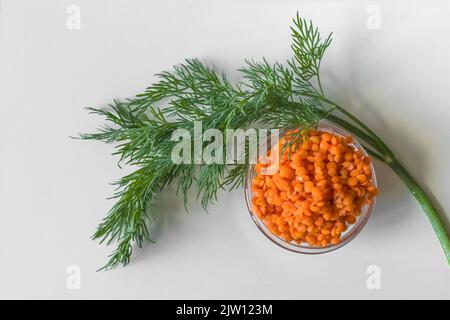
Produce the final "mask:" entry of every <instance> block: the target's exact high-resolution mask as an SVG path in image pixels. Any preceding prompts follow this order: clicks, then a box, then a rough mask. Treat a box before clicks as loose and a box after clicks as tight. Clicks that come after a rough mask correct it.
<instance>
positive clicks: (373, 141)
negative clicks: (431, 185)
mask: <svg viewBox="0 0 450 320" xmlns="http://www.w3.org/2000/svg"><path fill="white" fill-rule="evenodd" d="M328 101H329V100H328ZM332 104H333V105H335V104H334V103H332ZM338 110H339V111H341V110H340V109H338ZM344 115H346V116H347V117H349V118H350V119H352V120H353V121H354V120H355V119H357V118H356V117H355V116H354V115H352V114H351V113H349V112H348V111H345V113H344ZM327 120H329V121H331V122H333V123H335V124H337V125H339V126H341V127H343V128H344V129H346V130H347V131H349V132H350V133H352V134H354V135H355V136H357V137H359V138H361V139H362V140H363V141H364V142H366V143H367V144H368V145H370V146H371V147H372V148H374V149H375V150H377V151H378V152H380V153H381V154H379V153H377V152H374V151H373V150H370V149H367V151H368V152H369V153H370V154H371V155H372V156H374V157H375V158H377V159H378V160H381V161H382V162H384V163H385V164H387V165H388V166H389V167H391V168H392V170H394V172H395V173H396V174H397V175H398V176H399V177H400V179H401V180H402V181H403V183H404V184H405V185H406V186H407V187H408V189H409V190H410V191H411V193H412V194H413V195H414V197H415V198H416V200H417V201H418V202H419V204H420V206H421V207H422V209H423V211H424V212H425V214H426V215H427V217H428V219H429V221H430V223H431V226H432V227H433V229H434V232H435V233H436V235H437V238H438V240H439V242H440V243H441V246H442V249H443V250H444V254H445V257H446V259H447V263H448V264H449V265H450V235H449V232H448V231H447V230H446V228H445V223H444V219H443V218H442V217H441V215H440V214H439V212H438V210H437V209H436V207H435V206H434V205H433V203H432V201H431V200H430V198H429V197H428V196H427V194H426V193H425V191H424V190H423V188H422V187H421V186H420V185H419V184H418V183H417V181H416V180H415V179H414V178H413V177H412V176H411V175H410V174H409V172H408V171H407V170H406V169H405V167H404V166H403V165H402V164H401V163H400V162H399V161H398V160H397V159H396V158H395V156H394V154H393V153H392V151H390V149H389V147H387V145H386V144H384V142H382V140H381V138H379V137H378V136H377V135H376V134H375V133H374V132H373V131H371V130H370V129H369V130H370V131H369V132H365V131H363V130H364V129H366V128H368V127H367V126H365V125H364V128H363V130H361V129H360V128H358V127H356V126H354V125H353V124H352V123H350V122H348V121H346V120H344V119H342V118H339V117H337V116H334V115H329V116H327ZM354 122H355V123H357V124H359V123H362V122H361V121H360V120H358V122H359V123H358V122H357V121H354ZM380 141H381V142H382V143H381V144H380ZM384 152H385V153H384Z"/></svg>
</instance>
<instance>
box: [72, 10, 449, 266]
mask: <svg viewBox="0 0 450 320" xmlns="http://www.w3.org/2000/svg"><path fill="white" fill-rule="evenodd" d="M291 31H292V44H291V48H292V53H293V56H292V59H290V60H288V61H287V62H286V64H285V65H283V64H281V63H278V62H275V63H269V62H268V61H267V60H265V59H263V60H262V61H260V62H258V61H254V60H246V61H245V65H244V67H242V68H241V69H239V71H240V72H241V73H242V76H243V80H242V81H240V82H238V83H236V84H232V83H230V82H229V81H228V80H227V78H226V76H225V74H224V73H218V72H216V71H215V70H214V69H213V68H210V67H208V66H206V65H204V64H203V63H201V62H200V61H199V60H197V59H192V60H186V62H185V63H182V64H179V65H177V66H175V67H174V68H173V70H172V71H166V72H162V73H160V74H159V75H158V77H159V81H158V82H157V83H155V84H153V85H151V86H150V87H148V88H147V89H146V90H145V91H144V92H143V93H142V94H138V95H137V96H136V97H134V98H132V99H127V100H125V101H113V103H112V104H111V105H110V106H109V108H107V109H99V108H89V111H90V112H92V113H95V114H99V115H101V116H103V117H104V118H105V120H106V122H107V125H106V126H104V127H102V128H99V129H98V132H96V133H91V134H82V135H81V136H80V137H81V138H82V139H87V140H100V141H103V142H106V143H114V144H115V145H116V150H115V152H114V154H115V155H117V156H118V157H119V165H122V164H125V165H130V166H132V167H133V168H136V169H135V171H134V172H132V173H131V174H129V175H126V176H124V177H122V178H121V179H119V180H118V181H117V182H115V183H114V184H115V185H116V187H117V189H116V192H115V193H114V195H113V197H112V198H113V199H115V200H116V203H115V204H114V205H113V207H112V208H111V210H110V211H109V213H108V214H107V215H106V217H105V218H104V219H103V221H102V222H101V223H100V225H99V226H98V228H97V230H96V232H95V233H94V235H93V236H92V238H93V239H99V240H100V242H106V243H107V244H110V243H112V242H114V241H117V242H118V244H117V248H116V249H115V250H114V251H113V252H112V253H111V255H110V257H109V261H108V262H107V263H106V264H105V266H103V267H102V268H101V269H104V270H109V269H114V268H116V267H117V266H118V265H119V264H122V265H127V264H128V263H129V262H130V257H131V254H132V248H133V245H136V246H137V247H142V246H143V245H144V244H146V243H149V242H152V240H151V236H150V234H149V225H150V224H151V223H153V222H154V217H153V214H152V209H153V204H154V202H155V200H156V199H157V196H158V195H159V193H160V192H161V191H162V190H163V189H164V188H165V187H166V186H167V185H168V184H170V183H175V184H176V185H177V192H181V193H182V195H183V197H184V202H185V206H186V203H187V198H188V192H189V190H190V189H192V188H193V187H195V188H196V189H197V192H198V199H199V201H200V202H201V204H202V206H203V207H204V208H206V207H207V206H208V204H210V203H213V202H215V201H216V200H217V197H218V192H219V191H220V190H221V189H233V188H237V187H240V186H242V184H243V181H244V178H245V176H246V174H247V172H248V165H249V164H248V161H247V162H246V163H244V164H240V163H232V164H226V163H224V164H216V163H214V164H204V163H200V164H194V163H192V164H191V163H189V164H175V163H173V161H172V158H171V152H172V150H173V147H174V145H175V144H176V142H175V141H172V140H171V137H172V133H173V132H174V131H175V130H177V129H180V128H181V129H185V130H188V132H189V133H190V134H191V136H193V135H194V132H193V125H192V124H193V122H194V121H201V122H202V126H203V130H207V129H219V130H223V131H224V130H226V129H247V128H257V127H260V126H262V125H264V126H266V127H267V126H270V127H272V128H283V129H286V128H299V129H308V128H312V127H315V126H317V124H318V123H319V121H321V120H322V119H327V120H329V121H331V122H334V123H336V124H337V125H340V126H342V127H344V128H345V129H347V130H348V131H349V132H351V133H352V134H354V135H355V136H357V137H359V138H360V139H361V140H362V141H363V142H364V147H365V148H366V149H367V151H368V152H369V153H370V154H371V155H372V156H374V157H375V158H377V159H379V160H381V161H383V162H384V163H386V164H387V165H389V166H390V167H391V168H392V169H393V170H394V171H395V172H396V173H397V174H398V175H399V177H400V178H401V179H402V180H403V181H404V182H405V184H406V185H407V186H408V188H409V189H410V190H411V192H412V193H413V195H414V196H415V197H416V198H417V200H418V201H419V203H420V204H421V206H422V207H423V209H424V211H425V213H426V214H427V215H428V217H429V219H430V221H431V223H432V225H433V228H434V229H435V231H436V233H437V235H438V238H439V240H440V242H441V244H442V247H443V249H444V251H445V254H446V257H447V259H448V261H450V240H449V236H448V233H447V232H446V230H445V228H444V224H443V221H442V219H441V217H440V215H439V214H438V212H437V210H436V209H435V207H434V206H433V205H432V203H431V201H430V200H429V198H428V197H427V195H426V194H425V192H424V191H423V189H422V188H421V187H420V186H419V185H418V184H417V182H416V181H415V180H414V179H413V178H412V177H411V175H410V174H409V173H408V172H407V171H406V169H405V168H404V167H403V166H402V165H401V164H400V162H399V161H398V160H397V159H396V158H395V156H394V153H393V152H392V150H391V149H390V148H389V147H388V146H387V145H386V144H385V143H384V142H383V140H382V139H381V138H380V137H379V136H378V135H377V134H376V133H375V132H373V131H372V130H371V129H370V128H369V127H368V126H367V125H365V124H364V123H363V122H362V121H360V120H359V119H358V118H357V117H355V116H354V115H353V114H351V113H349V112H348V111H346V110H345V108H343V107H342V106H340V105H338V104H337V103H335V102H333V101H332V100H331V99H330V98H328V97H327V96H326V95H325V93H324V90H323V87H322V83H321V79H320V65H321V61H322V58H323V56H324V54H325V51H326V49H327V48H328V46H329V45H330V44H331V41H332V37H331V34H329V35H328V36H327V37H326V38H322V37H321V35H320V33H319V31H318V29H317V28H316V27H314V26H313V24H312V22H311V21H307V20H305V19H302V18H300V17H299V15H298V14H297V16H296V18H294V19H293V25H292V27H291ZM298 132H300V130H299V131H298ZM300 138H301V135H300V134H299V133H298V134H297V136H296V137H293V139H289V143H290V145H288V146H287V147H292V146H294V147H295V144H296V143H298V142H299V139H300ZM204 143H205V142H204ZM284 147H286V146H284ZM223 152H224V154H225V153H226V150H225V146H224V150H223ZM246 153H248V149H246ZM245 156H246V157H247V156H248V154H245Z"/></svg>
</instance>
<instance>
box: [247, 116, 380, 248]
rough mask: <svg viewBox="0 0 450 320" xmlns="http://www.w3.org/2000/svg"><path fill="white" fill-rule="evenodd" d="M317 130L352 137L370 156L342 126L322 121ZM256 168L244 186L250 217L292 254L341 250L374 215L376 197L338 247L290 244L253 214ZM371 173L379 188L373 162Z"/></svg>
mask: <svg viewBox="0 0 450 320" xmlns="http://www.w3.org/2000/svg"><path fill="white" fill-rule="evenodd" d="M317 129H318V130H320V131H325V132H330V133H334V134H338V135H340V136H343V137H347V136H352V137H353V142H352V144H351V145H353V146H354V147H355V148H356V149H358V150H360V151H361V152H362V153H363V154H364V156H366V157H368V156H369V155H368V154H367V152H366V150H365V149H364V147H363V146H362V145H361V144H360V143H359V142H358V140H357V139H356V138H355V137H354V136H353V135H351V134H350V133H348V132H347V131H346V130H344V129H343V128H341V127H340V126H337V125H335V124H333V123H330V122H328V121H321V122H320V123H319V125H318V127H317ZM281 135H282V134H280V136H281ZM254 167H255V164H251V165H250V166H249V170H248V172H247V176H246V178H245V186H244V193H245V201H246V204H247V209H248V211H249V213H250V216H251V218H252V220H253V222H254V223H255V224H256V226H257V227H258V229H259V230H260V231H261V232H262V233H263V234H264V235H265V236H266V237H267V238H268V239H269V240H271V241H272V242H273V243H275V244H276V245H278V246H280V247H282V248H284V249H286V250H289V251H292V252H296V253H303V254H321V253H327V252H331V251H334V250H336V249H339V248H341V247H343V246H345V245H346V244H347V243H349V242H350V241H351V240H353V239H354V238H355V237H356V236H357V235H358V234H359V233H360V232H361V230H362V229H363V228H364V226H365V225H366V223H367V221H368V220H369V217H370V215H371V214H372V211H373V208H374V206H375V203H376V197H375V198H373V199H372V201H371V203H370V204H368V205H365V206H363V208H362V212H361V214H360V215H359V216H358V219H357V221H356V222H355V223H354V224H353V225H350V226H349V228H348V229H347V231H346V232H345V233H344V235H343V237H342V238H341V242H340V243H339V244H337V245H333V244H330V245H328V246H325V247H315V246H310V245H306V244H297V243H295V242H288V241H286V240H284V239H282V238H281V237H278V236H277V235H275V234H273V233H272V232H271V231H270V230H269V229H268V228H267V227H266V225H265V224H264V222H263V221H262V220H261V219H260V218H258V217H257V216H256V215H255V214H253V212H252V201H251V199H252V190H251V182H252V180H253V177H254V173H255V170H254ZM370 171H371V173H372V183H373V185H374V186H375V187H377V178H376V174H375V168H374V166H373V161H371V163H370Z"/></svg>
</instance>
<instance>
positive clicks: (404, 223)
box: [0, 0, 450, 299]
mask: <svg viewBox="0 0 450 320" xmlns="http://www.w3.org/2000/svg"><path fill="white" fill-rule="evenodd" d="M71 4H75V5H78V6H79V7H80V9H81V30H69V29H68V28H67V26H66V20H67V17H68V15H67V13H66V9H67V7H68V6H69V5H71ZM369 5H376V6H378V8H379V9H380V10H381V25H380V26H381V28H380V29H378V30H373V29H369V28H368V27H367V20H368V18H369V17H370V14H368V13H367V10H368V8H369ZM297 10H299V11H300V12H301V14H302V15H303V16H305V17H307V18H311V19H312V20H313V21H314V23H315V24H316V25H317V26H319V27H320V30H321V31H322V33H323V34H326V33H328V32H330V31H334V38H335V41H334V42H333V44H332V46H331V48H330V49H329V51H328V52H327V54H326V57H325V62H324V65H323V76H324V82H325V87H326V90H327V91H328V92H329V95H330V96H331V97H332V98H333V99H335V100H336V101H338V102H340V103H341V104H342V105H345V106H347V108H348V109H350V110H352V111H354V112H355V113H356V114H357V115H358V116H360V117H361V118H362V119H363V120H364V121H365V122H366V123H368V124H369V125H370V127H372V128H374V129H375V130H376V131H377V132H378V133H380V134H381V136H382V137H383V138H384V139H385V140H386V141H387V142H388V144H389V145H390V146H392V148H393V149H394V150H395V152H396V154H397V155H398V158H399V159H401V160H402V161H403V162H404V163H405V165H406V167H407V168H408V169H409V170H410V171H411V173H412V174H413V175H414V176H415V177H416V178H417V179H418V180H419V181H420V182H421V183H422V184H423V185H424V186H425V187H426V188H427V189H428V190H430V191H431V192H432V193H433V195H434V196H435V197H436V198H437V199H439V203H440V206H441V207H442V209H443V211H444V212H447V217H450V197H449V187H450V184H449V181H450V166H449V159H450V139H449V137H450V107H449V89H450V88H449V74H450V59H449V55H450V45H449V41H448V36H449V31H450V22H449V20H448V19H449V16H450V5H449V3H448V1H383V2H380V1H370V2H365V1H360V0H358V1H357V0H355V1H287V0H276V1H275V0H272V1H269V0H258V1H242V0H241V1H230V0H228V1H217V0H216V1H193V0H191V1H188V0H178V1H174V0H172V1H167V0H158V1H156V0H155V1H143V0H142V1H129V0H123V1H117V0H115V1H110V0H108V1H107V0H101V1H99V0H96V1H87V0H86V1H82V0H71V1H65V0H64V1H56V0H54V1H20V0H14V1H12V0H3V1H1V42H0V58H1V59H0V63H1V70H0V94H1V95H0V107H1V108H0V120H1V124H0V214H1V220H0V297H1V298H62V299H78V298H159V299H164V298H236V299H239V298H255V299H259V298H268V299H271V298H275V299H281V298H294V299H311V298H369V299H379V298H447V299H448V298H450V268H449V266H448V265H447V263H446V261H445V259H444V256H443V253H442V251H441V248H440V245H439V243H438V241H437V239H436V237H435V235H434V233H433V230H432V229H431V226H430V224H429V223H428V221H427V219H426V217H425V215H424V214H423V213H422V211H421V209H420V208H419V206H418V205H417V203H416V201H415V200H414V199H413V197H412V196H411V194H410V193H409V192H408V191H407V190H406V188H405V186H404V185H403V184H402V183H401V181H400V180H399V179H398V178H397V177H396V176H395V175H394V173H393V172H392V171H391V170H390V169H388V168H386V167H385V166H384V165H382V164H380V163H376V170H377V175H378V177H379V185H380V189H381V195H380V196H379V198H378V202H377V205H376V208H375V211H374V212H373V216H372V218H371V219H370V221H369V222H368V224H367V225H366V227H365V229H364V230H363V231H362V233H361V234H360V235H359V236H358V237H357V238H356V239H355V240H354V241H353V242H352V243H350V244H349V245H347V246H345V247H344V248H342V249H340V250H338V251H336V252H332V253H328V254H325V255H319V256H305V255H299V254H294V253H290V252H287V251H284V250H282V249H281V248H278V247H276V246H275V245H274V244H272V243H271V242H270V241H268V240H267V239H266V238H264V237H263V235H262V234H260V232H259V231H258V230H257V228H256V227H255V225H254V224H253V222H252V221H251V220H250V217H249V215H248V212H247V209H246V207H245V203H244V198H243V193H242V192H241V191H236V192H232V193H223V194H221V197H220V200H219V202H218V203H217V204H216V205H215V206H212V207H210V209H209V213H207V214H206V213H205V212H203V211H202V210H201V209H200V208H199V206H198V205H197V204H195V202H193V203H191V206H190V211H189V213H185V211H184V210H183V208H182V204H181V201H180V200H176V201H174V200H173V199H174V198H173V193H171V192H172V191H173V190H172V191H169V193H166V194H165V195H164V196H163V197H162V198H161V201H160V206H159V208H160V209H159V212H160V218H159V222H158V224H157V226H155V228H154V233H153V235H154V238H155V240H156V241H157V244H156V245H151V246H149V247H146V248H144V249H142V250H139V251H136V252H135V256H134V258H133V261H132V263H131V264H130V265H129V266H128V267H126V268H119V269H117V270H116V271H113V272H97V273H96V272H95V270H96V269H97V268H98V267H99V266H101V265H102V264H103V263H104V262H105V261H106V256H107V255H108V253H109V252H110V251H111V250H112V249H113V248H111V247H110V248H107V247H104V246H99V245H98V244H97V243H96V242H93V241H91V240H90V239H89V237H90V235H91V234H92V233H93V231H94V230H95V227H96V225H97V223H98V222H99V221H100V219H101V218H102V217H103V215H104V214H105V213H106V212H107V211H108V209H109V208H110V207H111V205H112V202H111V201H108V200H106V198H107V197H108V196H110V195H111V193H112V191H113V188H112V187H111V186H110V185H109V184H108V183H109V182H111V181H113V180H115V179H117V178H118V177H120V176H121V175H122V174H123V172H122V171H121V170H120V169H119V168H118V167H117V166H116V161H117V159H116V158H114V157H112V156H111V155H110V153H111V152H112V151H113V147H112V146H110V145H104V144H101V143H97V142H85V141H79V140H71V139H69V136H71V135H76V134H77V133H78V132H92V131H94V129H95V128H96V127H98V126H100V125H101V124H102V123H103V122H102V120H101V119H100V118H99V117H96V116H94V115H88V113H87V112H86V110H84V107H87V106H104V105H106V104H107V103H109V102H110V101H111V100H112V99H113V98H124V97H129V96H133V95H134V94H136V93H138V92H140V91H142V90H143V89H144V88H145V87H146V86H147V85H149V84H150V83H152V81H154V80H155V77H154V76H153V75H154V74H155V73H158V72H160V71H162V70H167V69H170V67H171V66H172V65H173V64H176V63H178V62H181V61H182V60H183V59H184V58H187V57H198V58H200V59H201V60H202V61H205V62H207V63H209V64H213V65H214V66H216V67H217V68H219V69H223V70H225V71H226V72H227V73H228V74H229V75H230V78H231V79H232V80H233V81H234V80H237V79H238V77H239V76H238V73H237V72H236V71H235V70H236V69H238V68H239V67H240V66H241V65H242V63H243V59H244V57H247V58H251V57H253V58H255V59H257V58H260V57H262V56H265V57H266V58H268V59H269V60H271V61H273V60H275V59H277V60H285V59H286V58H288V57H289V56H290V49H289V42H290V31H289V25H290V22H291V20H290V19H291V17H293V16H294V15H295V13H296V11H297ZM70 265H77V266H79V267H80V270H81V288H80V290H69V289H68V288H67V285H66V282H67V277H68V275H67V274H66V270H67V268H68V266H70ZM369 265H377V266H379V267H380V268H381V283H382V288H381V290H369V289H368V288H367V287H366V279H367V277H368V275H367V274H366V268H367V267H368V266H369Z"/></svg>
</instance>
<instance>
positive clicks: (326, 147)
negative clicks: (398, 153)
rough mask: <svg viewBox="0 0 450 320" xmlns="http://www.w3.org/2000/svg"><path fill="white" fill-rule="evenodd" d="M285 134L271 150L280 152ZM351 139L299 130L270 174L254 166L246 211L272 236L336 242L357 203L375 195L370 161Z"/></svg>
mask: <svg viewBox="0 0 450 320" xmlns="http://www.w3.org/2000/svg"><path fill="white" fill-rule="evenodd" d="M288 139H289V138H288V137H287V136H285V137H283V138H282V139H281V140H280V143H279V144H278V145H276V146H275V147H274V148H272V150H269V151H268V152H267V155H268V156H269V157H270V156H271V153H272V152H281V149H282V148H281V146H282V144H283V143H285V142H286V141H287V140H288ZM352 143H353V138H352V137H351V136H349V137H345V138H344V137H340V136H337V135H334V134H332V133H329V132H321V131H318V130H310V131H308V132H302V143H301V144H300V145H298V146H297V147H296V148H295V149H294V148H292V149H291V150H290V151H291V152H289V150H286V151H284V152H282V154H281V157H280V160H281V161H280V162H281V165H280V167H279V168H278V171H277V172H276V173H275V174H274V175H263V174H262V172H263V169H264V168H266V167H267V164H263V163H260V162H258V163H257V164H256V165H255V171H256V176H255V177H254V178H253V180H252V184H251V190H252V192H253V194H252V210H253V213H254V214H255V215H256V216H257V217H259V218H260V219H262V220H263V222H264V223H265V225H266V226H267V228H268V229H269V230H270V232H272V233H273V234H275V235H277V236H279V237H281V238H282V239H284V240H285V241H288V242H290V241H295V242H296V243H308V244H309V245H311V246H328V245H330V244H332V245H337V244H339V243H340V242H341V236H342V234H343V233H344V232H345V231H346V230H347V229H348V226H349V225H352V224H354V223H356V222H357V219H358V218H357V217H358V216H359V215H360V214H361V210H362V207H363V206H364V205H366V204H370V202H371V201H372V200H373V198H374V197H375V196H376V195H377V194H378V190H377V188H376V187H375V186H374V185H373V181H372V175H371V170H370V163H371V159H370V158H369V157H367V156H364V155H363V153H362V152H361V151H360V150H357V149H355V148H354V147H353V146H352V145H351V144H352Z"/></svg>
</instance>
